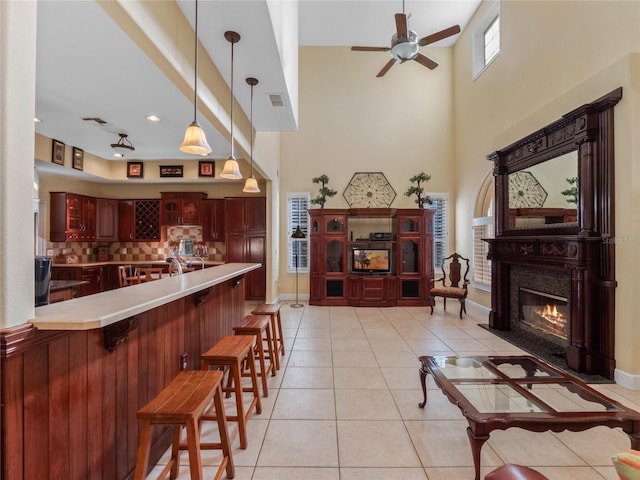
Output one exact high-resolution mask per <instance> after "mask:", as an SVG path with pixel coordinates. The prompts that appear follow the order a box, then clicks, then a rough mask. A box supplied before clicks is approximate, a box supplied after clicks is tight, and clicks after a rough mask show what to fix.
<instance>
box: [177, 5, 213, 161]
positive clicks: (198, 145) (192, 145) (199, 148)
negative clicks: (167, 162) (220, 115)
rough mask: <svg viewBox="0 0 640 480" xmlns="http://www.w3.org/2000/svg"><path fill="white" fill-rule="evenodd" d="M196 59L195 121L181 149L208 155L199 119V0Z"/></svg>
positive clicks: (185, 134) (194, 83)
mask: <svg viewBox="0 0 640 480" xmlns="http://www.w3.org/2000/svg"><path fill="white" fill-rule="evenodd" d="M195 34H196V61H195V66H194V68H195V75H194V79H193V122H191V125H189V126H188V127H187V131H186V132H184V140H183V141H182V145H180V151H181V152H185V153H191V154H193V155H208V154H209V153H211V147H210V146H209V144H208V143H207V137H206V136H205V134H204V130H202V127H201V126H200V124H199V123H198V119H197V110H198V108H197V102H198V0H196V25H195Z"/></svg>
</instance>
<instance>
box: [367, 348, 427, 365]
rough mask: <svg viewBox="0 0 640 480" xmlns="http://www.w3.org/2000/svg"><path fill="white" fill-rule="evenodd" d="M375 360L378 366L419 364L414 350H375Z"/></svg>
mask: <svg viewBox="0 0 640 480" xmlns="http://www.w3.org/2000/svg"><path fill="white" fill-rule="evenodd" d="M376 360H377V361H378V365H379V366H380V367H412V368H416V367H418V366H419V365H420V362H419V361H418V356H417V355H416V354H415V353H414V352H384V351H382V352H381V351H377V352H376Z"/></svg>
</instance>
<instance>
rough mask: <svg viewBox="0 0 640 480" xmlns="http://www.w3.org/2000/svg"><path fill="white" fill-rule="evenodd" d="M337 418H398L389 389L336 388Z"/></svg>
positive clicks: (396, 408) (398, 414)
mask: <svg viewBox="0 0 640 480" xmlns="http://www.w3.org/2000/svg"><path fill="white" fill-rule="evenodd" d="M335 404H336V416H337V418H338V420H400V413H399V412H398V407H397V406H396V404H395V401H394V399H393V397H392V396H391V393H390V392H389V390H372V389H367V390H336V391H335Z"/></svg>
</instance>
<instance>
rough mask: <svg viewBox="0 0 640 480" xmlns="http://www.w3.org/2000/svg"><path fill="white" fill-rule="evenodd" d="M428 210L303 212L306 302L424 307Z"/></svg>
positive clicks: (429, 267)
mask: <svg viewBox="0 0 640 480" xmlns="http://www.w3.org/2000/svg"><path fill="white" fill-rule="evenodd" d="M433 214H434V211H433V210H429V209H419V208H407V209H395V208H351V209H348V208H347V209H325V208H321V209H311V210H309V216H310V217H311V224H310V229H309V248H310V271H309V276H310V293H309V304H310V305H326V306H344V305H350V306H357V307H392V306H425V305H429V304H430V303H429V302H430V300H429V295H428V290H429V288H430V286H431V282H432V280H433ZM354 250H358V251H359V252H357V254H359V255H361V256H362V261H361V259H360V257H357V258H355V259H354ZM363 250H368V251H369V253H371V254H372V255H373V256H374V257H372V258H371V259H369V258H366V255H365V252H363ZM376 256H377V257H376ZM370 262H371V263H372V265H371V268H370V269H369V268H368V265H369V263H370Z"/></svg>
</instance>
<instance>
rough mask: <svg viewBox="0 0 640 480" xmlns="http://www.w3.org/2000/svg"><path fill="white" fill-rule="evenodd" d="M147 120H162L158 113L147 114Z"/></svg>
mask: <svg viewBox="0 0 640 480" xmlns="http://www.w3.org/2000/svg"><path fill="white" fill-rule="evenodd" d="M145 118H146V119H147V120H149V121H150V122H159V121H160V117H159V116H157V115H147V116H146V117H145Z"/></svg>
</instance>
